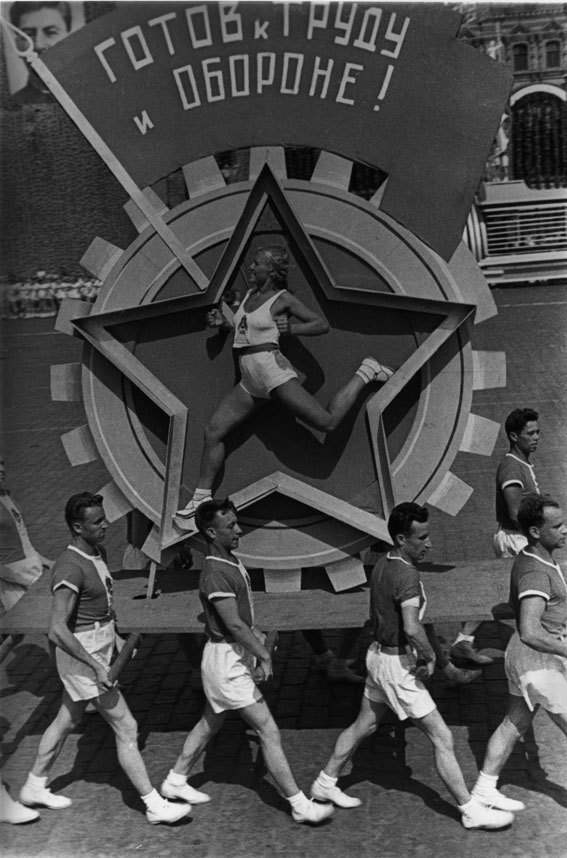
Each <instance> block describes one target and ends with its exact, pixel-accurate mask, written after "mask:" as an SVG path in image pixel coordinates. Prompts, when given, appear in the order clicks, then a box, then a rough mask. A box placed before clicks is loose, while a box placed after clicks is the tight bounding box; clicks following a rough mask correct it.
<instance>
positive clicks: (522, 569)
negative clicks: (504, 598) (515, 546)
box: [510, 548, 567, 637]
mask: <svg viewBox="0 0 567 858" xmlns="http://www.w3.org/2000/svg"><path fill="white" fill-rule="evenodd" d="M527 596H541V597H542V599H545V603H546V604H545V611H544V614H543V616H542V618H541V624H542V626H543V628H544V629H545V630H546V632H549V634H550V635H554V636H556V637H560V636H561V635H565V634H567V584H566V583H565V579H564V577H563V575H562V574H561V569H560V567H559V566H558V565H557V564H556V563H551V562H549V561H548V560H544V559H543V558H542V557H538V555H537V554H534V553H533V552H531V551H530V549H529V548H524V549H523V550H522V551H521V552H520V554H519V555H518V556H517V557H516V559H515V560H514V565H513V566H512V572H511V575H510V605H511V606H512V609H513V611H514V615H515V617H516V622H517V623H519V621H520V603H521V601H522V599H524V598H526V597H527Z"/></svg>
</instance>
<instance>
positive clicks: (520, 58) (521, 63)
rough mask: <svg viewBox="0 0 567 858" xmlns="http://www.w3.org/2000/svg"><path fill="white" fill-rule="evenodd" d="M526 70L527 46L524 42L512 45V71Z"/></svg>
mask: <svg viewBox="0 0 567 858" xmlns="http://www.w3.org/2000/svg"><path fill="white" fill-rule="evenodd" d="M527 70H528V46H527V45H526V43H525V42H521V43H520V44H519V45H514V71H527Z"/></svg>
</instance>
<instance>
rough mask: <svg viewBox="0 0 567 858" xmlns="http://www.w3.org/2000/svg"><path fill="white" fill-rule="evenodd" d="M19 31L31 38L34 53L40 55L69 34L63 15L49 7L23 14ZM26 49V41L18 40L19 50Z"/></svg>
mask: <svg viewBox="0 0 567 858" xmlns="http://www.w3.org/2000/svg"><path fill="white" fill-rule="evenodd" d="M19 29H20V30H22V31H23V32H24V33H25V34H26V36H29V38H30V39H31V40H32V42H33V47H34V51H36V53H38V54H41V53H43V51H46V50H47V49H48V48H52V47H53V45H56V44H57V42H60V41H61V39H64V38H65V36H67V35H68V33H69V31H68V29H67V24H66V23H65V21H64V19H63V16H62V15H61V13H60V12H59V11H58V10H57V9H53V8H49V7H48V6H43V7H42V8H41V9H37V10H35V11H30V12H26V13H25V14H23V15H22V16H21V18H20V24H19ZM25 48H26V44H25V42H24V40H23V39H18V49H19V50H25Z"/></svg>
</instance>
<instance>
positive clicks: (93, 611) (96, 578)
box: [51, 545, 114, 632]
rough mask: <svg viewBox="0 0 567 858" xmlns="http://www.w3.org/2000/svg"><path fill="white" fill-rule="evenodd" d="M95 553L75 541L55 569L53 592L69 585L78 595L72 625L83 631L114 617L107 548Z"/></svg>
mask: <svg viewBox="0 0 567 858" xmlns="http://www.w3.org/2000/svg"><path fill="white" fill-rule="evenodd" d="M99 551H100V554H99V555H97V556H94V557H93V556H91V555H90V554H85V552H84V551H81V550H80V549H78V548H76V547H75V546H74V545H68V546H67V548H66V549H65V551H64V552H63V554H61V556H60V557H58V558H57V560H56V562H55V565H54V567H53V569H52V570H51V592H52V593H55V591H56V590H58V589H59V588H60V587H69V589H70V590H73V592H75V593H76V594H77V596H78V599H77V600H76V602H75V608H74V610H73V613H72V615H71V619H70V623H69V628H70V629H71V631H72V632H75V631H77V632H79V631H81V629H82V628H84V627H85V626H90V625H92V624H93V623H95V622H99V623H105V622H108V621H109V620H112V619H114V611H113V609H112V578H111V576H110V572H109V571H108V567H107V565H106V554H105V553H104V549H102V548H100V549H99Z"/></svg>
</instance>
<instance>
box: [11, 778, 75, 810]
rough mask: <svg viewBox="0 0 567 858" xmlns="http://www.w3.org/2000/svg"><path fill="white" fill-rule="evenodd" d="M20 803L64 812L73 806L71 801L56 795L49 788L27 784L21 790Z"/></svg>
mask: <svg viewBox="0 0 567 858" xmlns="http://www.w3.org/2000/svg"><path fill="white" fill-rule="evenodd" d="M20 801H21V803H22V804H25V805H26V806H27V807H33V806H34V805H36V804H39V805H40V807H48V808H49V809H50V810H63V808H64V807H71V805H72V804H73V802H72V801H71V799H70V798H67V797H66V796H64V795H54V794H53V793H52V792H51V790H50V789H48V788H47V787H36V786H31V785H30V784H29V783H27V782H26V783H25V784H24V785H23V787H22V788H21V790H20Z"/></svg>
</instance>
